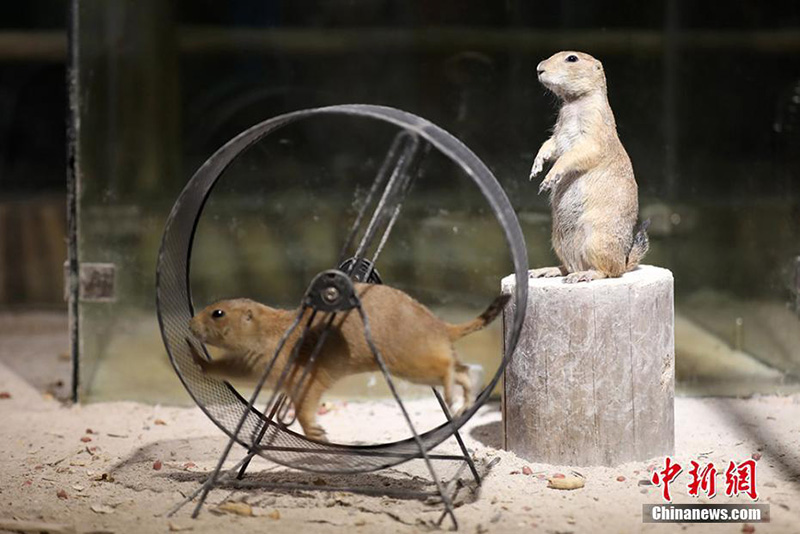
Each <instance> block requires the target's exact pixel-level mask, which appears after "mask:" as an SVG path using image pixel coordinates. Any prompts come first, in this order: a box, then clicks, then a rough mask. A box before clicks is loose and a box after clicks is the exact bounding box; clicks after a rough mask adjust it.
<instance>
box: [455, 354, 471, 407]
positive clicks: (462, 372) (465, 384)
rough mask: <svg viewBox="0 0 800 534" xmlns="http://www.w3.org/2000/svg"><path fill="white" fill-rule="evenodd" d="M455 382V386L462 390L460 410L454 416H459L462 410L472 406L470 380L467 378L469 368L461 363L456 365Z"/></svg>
mask: <svg viewBox="0 0 800 534" xmlns="http://www.w3.org/2000/svg"><path fill="white" fill-rule="evenodd" d="M455 381H456V384H458V385H459V386H461V389H462V390H464V403H463V404H462V405H461V408H460V409H459V410H458V413H457V414H456V415H460V414H461V413H462V412H464V410H466V409H467V408H469V407H470V406H472V402H473V398H472V379H471V378H470V376H469V366H467V365H464V364H463V363H456V373H455Z"/></svg>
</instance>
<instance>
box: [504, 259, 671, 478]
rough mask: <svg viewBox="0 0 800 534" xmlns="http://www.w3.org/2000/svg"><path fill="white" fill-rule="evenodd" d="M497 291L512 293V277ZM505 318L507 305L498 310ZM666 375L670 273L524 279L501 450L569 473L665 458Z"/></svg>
mask: <svg viewBox="0 0 800 534" xmlns="http://www.w3.org/2000/svg"><path fill="white" fill-rule="evenodd" d="M502 286H503V291H504V292H512V291H513V288H514V277H513V276H509V277H506V278H504V279H503V282H502ZM513 312H514V308H513V302H512V303H511V304H509V307H508V308H506V311H505V313H507V314H509V317H510V314H512V313H513ZM504 323H505V325H506V326H505V328H506V329H507V328H508V325H509V321H504ZM507 333H508V331H507V330H506V335H507ZM674 376H675V340H674V308H673V280H672V273H671V272H670V271H668V270H666V269H661V268H658V267H651V266H642V267H640V268H638V269H637V270H635V271H633V272H630V273H627V274H625V275H624V276H623V277H622V278H617V279H611V280H598V281H594V282H590V283H580V284H564V283H563V279H562V278H550V279H532V280H529V282H528V311H527V315H526V318H525V324H524V327H523V330H522V335H521V337H520V340H519V343H518V345H517V349H516V351H515V353H514V355H513V357H512V359H511V361H510V362H509V364H508V367H506V371H505V381H504V387H503V432H504V439H503V443H504V445H505V448H506V449H507V450H510V451H513V452H514V453H516V454H517V455H519V456H520V457H522V458H525V459H527V460H530V461H533V462H541V463H550V464H557V465H575V466H588V465H607V466H615V465H619V464H622V463H625V462H629V461H634V460H646V459H649V458H653V457H657V456H663V455H666V454H672V453H673V452H674V447H675V438H674V409H673V404H674Z"/></svg>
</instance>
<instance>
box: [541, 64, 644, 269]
mask: <svg viewBox="0 0 800 534" xmlns="http://www.w3.org/2000/svg"><path fill="white" fill-rule="evenodd" d="M536 72H537V74H538V76H539V81H540V82H541V83H542V84H543V85H544V86H545V87H547V88H548V89H549V90H550V91H552V92H553V93H554V94H555V95H556V96H557V97H558V98H559V100H560V101H561V109H560V110H559V112H558V120H557V121H556V125H555V128H554V130H553V135H552V136H551V137H550V139H548V140H547V141H545V142H544V144H542V146H541V148H540V149H539V152H538V154H536V159H535V160H534V162H533V167H532V168H531V175H530V177H531V179H533V177H534V176H536V175H537V174H539V173H540V172H541V171H542V168H543V166H544V164H545V163H548V162H550V161H554V163H553V166H552V168H551V169H550V172H548V173H547V176H545V178H544V180H542V184H541V186H540V187H539V192H540V193H541V192H542V191H550V203H551V206H552V210H553V249H554V250H555V252H556V255H557V256H558V258H559V260H561V266H559V267H545V268H543V269H533V270H532V271H530V277H531V278H540V277H555V276H566V278H565V279H564V281H565V282H567V283H575V282H588V281H591V280H598V279H601V278H607V277H618V276H622V274H623V273H625V272H627V271H630V270H633V269H635V268H636V266H637V265H638V264H639V262H640V261H641V259H642V257H643V256H644V255H645V253H646V252H647V249H648V240H647V233H646V229H647V223H644V224H643V225H642V227H641V228H640V229H639V231H638V232H637V233H636V235H635V236H634V226H635V224H636V219H637V217H638V212H639V201H638V191H637V187H636V180H635V179H634V176H633V167H632V165H631V160H630V158H629V157H628V153H627V152H625V148H624V147H623V146H622V143H621V142H620V140H619V137H618V136H617V124H616V122H615V120H614V114H613V113H612V111H611V106H610V105H609V103H608V96H607V93H606V76H605V73H604V72H603V65H602V63H600V62H599V61H598V60H596V59H595V58H593V57H592V56H590V55H589V54H585V53H582V52H558V53H556V54H554V55H553V56H551V57H550V58H548V59H546V60H544V61H542V62H541V63H539V65H538V66H537V67H536Z"/></svg>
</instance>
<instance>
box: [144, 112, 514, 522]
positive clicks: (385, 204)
mask: <svg viewBox="0 0 800 534" xmlns="http://www.w3.org/2000/svg"><path fill="white" fill-rule="evenodd" d="M331 115H344V116H349V117H357V118H358V117H360V118H366V119H372V120H376V121H382V122H384V123H388V124H390V125H393V126H396V127H397V128H398V134H397V136H396V137H395V140H394V142H393V143H392V146H391V148H390V150H389V152H388V154H387V156H386V158H385V160H384V162H383V164H382V166H381V168H380V170H379V172H378V175H377V177H376V178H375V181H374V183H373V184H372V187H371V189H370V191H369V194H368V197H367V200H366V202H364V205H363V207H362V208H361V211H360V213H359V214H358V216H357V217H356V220H355V222H354V224H353V226H352V228H351V230H350V233H349V236H348V238H347V240H346V243H344V244H343V246H342V255H341V256H340V258H339V263H338V264H337V265H331V267H332V270H330V271H325V272H323V273H320V274H319V275H317V277H315V278H314V280H313V281H309V282H310V286H309V289H308V291H307V292H306V294H305V296H304V298H303V301H302V302H301V303H300V304H301V309H306V307H309V308H312V309H313V310H314V311H315V312H316V311H319V312H320V313H329V314H335V313H341V312H343V311H347V312H355V311H357V312H358V313H360V314H361V316H362V321H363V323H364V326H365V335H366V336H367V340H368V342H369V341H370V337H369V336H370V334H369V318H368V317H366V316H365V314H364V312H363V310H362V309H361V308H360V306H359V303H358V302H357V300H358V299H357V297H355V298H354V297H353V295H354V294H355V293H354V291H353V289H352V288H353V286H352V281H366V282H371V283H380V282H381V279H380V276H379V275H378V274H377V269H378V268H379V262H378V261H377V260H378V256H379V254H380V252H381V250H382V248H383V245H384V244H385V243H386V238H387V237H388V234H389V232H391V229H392V226H393V225H394V222H395V220H396V219H397V217H398V216H399V214H400V211H401V210H400V208H401V206H402V201H403V198H404V196H405V194H406V193H407V191H408V189H409V188H410V185H411V183H412V182H413V180H414V178H415V177H416V175H417V173H418V171H419V166H420V165H421V164H422V163H421V162H422V158H423V156H424V154H425V152H426V151H427V150H429V149H435V150H438V151H439V152H441V153H442V154H443V155H444V156H445V157H447V158H449V159H450V160H451V161H453V162H454V163H455V164H456V165H457V166H458V167H459V168H460V170H462V171H463V172H464V173H466V175H467V176H469V177H470V178H471V179H472V181H473V182H474V183H475V184H476V185H477V186H478V188H479V190H480V191H481V193H482V195H483V197H484V198H485V200H486V202H487V204H488V205H489V207H490V208H491V211H492V213H493V214H494V216H495V218H496V219H497V221H498V223H499V225H500V227H501V228H502V232H503V235H504V237H505V240H506V242H507V244H508V247H509V252H510V256H511V259H512V262H513V266H514V270H515V276H516V281H517V283H516V285H515V294H514V295H513V302H512V305H511V307H510V309H512V310H514V312H513V319H512V320H511V328H510V329H509V330H508V334H507V335H506V338H505V343H504V354H503V358H502V361H501V363H500V365H499V367H498V369H497V371H496V373H495V374H494V376H493V377H492V379H491V380H490V381H489V384H488V385H487V386H486V387H485V388H484V389H483V390H482V391H481V393H480V394H478V396H477V398H476V400H475V402H474V403H473V404H472V405H471V406H470V407H469V408H468V409H467V410H466V411H464V413H462V414H461V415H459V416H457V417H454V418H451V417H450V415H449V413H448V411H447V409H446V407H445V406H444V404H443V403H442V401H441V397H439V395H438V392H436V395H437V398H438V399H439V401H440V404H441V405H442V409H443V411H444V413H445V415H446V418H443V423H442V424H441V425H440V426H438V427H436V428H434V429H431V430H429V431H427V432H425V433H422V434H417V432H416V431H415V430H414V428H413V425H411V421H410V419H409V418H408V415H407V413H406V412H405V408H404V406H403V405H402V401H401V399H400V398H399V396H398V395H397V393H396V391H395V390H394V387H393V385H392V382H391V379H390V378H389V376H388V374H387V372H386V369H385V368H384V369H383V371H384V375H386V379H387V382H389V386H390V389H391V391H392V392H393V394H394V395H395V399H396V400H397V401H398V403H399V404H400V408H401V410H403V413H404V414H405V415H406V420H407V422H408V423H409V426H410V428H411V431H412V434H413V437H411V438H408V439H405V440H402V441H396V442H391V443H381V444H375V445H343V444H336V443H326V442H319V441H314V440H311V439H308V438H306V437H305V436H303V435H302V434H300V433H296V432H294V431H292V430H290V429H289V428H287V426H286V425H284V424H282V423H281V422H280V418H276V417H275V414H276V411H278V409H279V405H280V402H279V400H280V399H279V398H276V397H277V396H278V395H279V392H278V389H279V386H276V387H275V391H274V392H273V396H272V398H271V399H270V402H268V403H266V406H267V408H265V409H264V410H263V411H260V410H259V407H260V406H259V404H258V403H257V398H258V395H259V393H260V391H261V386H263V383H264V380H263V379H262V381H261V383H260V384H259V386H257V388H256V391H255V392H254V394H253V395H252V396H251V397H250V399H249V400H248V399H246V398H245V397H244V396H242V395H241V394H240V393H239V392H238V391H237V390H236V389H235V388H234V387H233V386H231V385H230V384H228V383H227V382H223V381H220V380H217V379H214V378H211V377H208V376H206V375H204V374H203V373H202V371H201V370H200V369H199V367H197V366H196V364H194V362H193V359H192V355H191V352H190V351H191V348H190V346H189V344H188V343H189V341H188V340H189V339H191V338H192V336H191V334H190V331H189V321H190V319H191V318H192V316H193V315H194V308H193V305H192V295H191V288H190V283H189V280H190V276H189V269H190V265H191V262H190V259H191V254H192V244H193V241H194V236H195V231H196V229H197V226H198V223H199V221H200V217H201V215H202V212H203V208H204V206H205V203H206V201H207V200H208V198H209V196H210V195H211V192H212V190H213V188H214V185H215V184H216V183H217V181H218V180H219V179H220V176H221V175H222V174H223V172H224V171H225V169H226V168H227V167H228V166H229V165H230V164H231V163H232V162H233V161H234V159H235V158H236V157H237V156H239V155H240V154H241V153H242V152H244V151H245V150H246V149H247V148H249V147H250V146H252V145H253V144H254V143H256V142H257V141H259V140H260V139H262V138H264V137H266V136H268V135H270V134H272V133H274V132H276V131H277V130H279V129H281V128H282V127H284V126H286V125H288V124H291V123H295V122H297V121H303V120H312V119H314V118H315V117H320V116H331ZM373 205H374V211H373V213H372V216H371V217H369V214H368V213H367V210H368V209H369V208H370V207H371V206H373ZM362 227H364V228H362ZM381 230H382V231H383V233H382V234H381ZM358 235H361V240H360V242H359V243H358V245H357V246H355V242H356V238H357V237H358ZM351 249H352V250H354V251H351ZM370 251H372V252H371V253H370V254H368V253H369V252H370ZM527 270H528V267H527V252H526V249H525V243H524V240H523V236H522V231H521V229H520V226H519V222H518V220H517V218H516V215H515V214H514V211H513V209H512V207H511V204H510V202H509V200H508V197H507V196H506V194H505V192H504V191H503V189H502V188H501V187H500V185H499V184H498V182H497V180H496V179H495V177H494V176H493V174H492V173H491V171H490V170H489V169H488V168H487V167H486V165H485V164H484V163H483V162H482V161H481V160H480V159H479V158H478V157H477V156H476V155H475V154H474V153H473V152H472V151H470V150H469V149H468V148H467V147H466V146H465V145H464V144H463V143H461V142H460V141H459V140H458V139H456V138H455V137H453V136H452V135H450V134H449V133H447V132H446V131H444V130H443V129H441V128H439V127H438V126H436V125H434V124H432V123H431V122H429V121H427V120H425V119H422V118H421V117H418V116H416V115H413V114H411V113H407V112H404V111H401V110H398V109H394V108H389V107H382V106H372V105H339V106H330V107H325V108H317V109H309V110H302V111H297V112H293V113H288V114H285V115H281V116H278V117H275V118H272V119H269V120H266V121H264V122H262V123H259V124H257V125H255V126H253V127H251V128H249V129H248V130H246V131H244V132H242V133H241V134H239V135H238V136H236V137H234V138H233V139H231V140H230V141H229V142H228V143H226V144H225V145H224V146H223V147H222V148H220V149H219V150H218V151H217V152H216V153H214V154H213V155H212V156H211V157H210V158H209V159H208V160H207V161H206V162H205V163H204V164H203V165H202V166H201V167H200V168H199V169H198V171H197V172H196V173H195V174H194V176H193V177H192V178H191V180H190V181H189V183H188V184H187V185H186V187H185V188H184V190H183V192H182V193H181V194H180V196H179V198H178V200H177V201H176V202H175V205H174V206H173V208H172V211H171V213H170V215H169V218H168V220H167V223H166V228H165V230H164V235H163V240H162V244H161V249H160V251H159V256H158V265H157V273H156V291H157V300H156V305H157V312H158V319H159V326H160V328H161V334H162V337H163V340H164V344H165V346H166V349H167V353H168V354H169V358H170V361H171V363H172V365H173V367H174V368H175V371H176V372H177V374H178V377H179V378H180V380H181V382H182V383H183V385H184V386H185V387H186V389H187V391H188V392H189V395H191V397H192V398H193V399H194V401H195V402H196V403H197V405H198V406H199V407H200V409H201V410H203V412H205V414H206V415H207V416H208V417H209V419H211V421H213V422H214V423H215V424H216V425H217V426H218V427H219V428H220V429H221V430H222V431H223V432H224V433H225V434H226V435H227V436H228V437H229V438H230V441H229V444H228V447H227V449H226V450H225V452H224V453H223V457H222V458H221V459H220V462H219V464H218V466H217V469H216V470H215V472H214V474H213V475H212V477H211V478H210V479H209V481H208V482H207V483H206V484H205V485H204V486H203V490H204V492H203V495H202V496H201V499H200V503H199V504H198V507H197V509H196V511H197V510H199V508H200V505H201V504H202V501H203V499H204V497H205V494H206V493H207V492H208V490H209V489H210V488H211V487H212V486H213V485H214V484H215V483H216V481H217V478H218V476H219V471H220V468H221V466H222V463H223V462H224V460H225V458H226V457H227V454H228V453H229V452H230V449H231V446H232V445H233V443H238V444H240V445H241V446H243V447H245V448H246V449H247V450H248V451H249V455H248V457H247V458H246V459H245V460H243V461H242V462H240V465H244V467H246V465H247V463H248V462H249V459H250V458H251V457H252V456H253V455H254V454H258V455H260V456H263V457H264V458H266V459H268V460H270V461H272V462H275V463H277V464H280V465H283V466H287V467H291V468H294V469H299V470H303V471H311V472H318V473H363V472H369V471H375V470H380V469H385V468H387V467H391V466H394V465H397V464H400V463H402V462H406V461H408V460H412V459H417V458H420V459H424V460H425V461H426V462H427V463H428V467H429V468H430V469H431V474H432V475H433V476H434V477H435V473H434V471H433V467H432V465H431V463H430V462H431V460H436V459H442V460H465V461H467V462H469V465H470V468H471V469H472V470H473V474H474V475H475V476H476V477H477V473H476V472H475V468H474V465H473V464H472V461H471V459H469V455H468V454H467V453H466V449H465V448H464V446H463V442H462V441H461V438H460V436H459V434H458V429H459V428H460V427H461V426H463V425H464V424H465V423H466V422H467V421H468V420H469V419H470V418H471V417H472V416H473V415H474V414H475V412H476V411H477V410H478V409H479V408H480V407H481V405H483V403H484V402H486V400H487V399H488V397H489V395H490V394H491V391H492V390H493V389H494V387H495V385H496V384H497V382H498V381H499V380H500V378H501V376H502V373H503V369H504V367H505V364H506V362H507V361H508V359H509V358H510V357H511V354H512V353H513V351H514V349H515V347H516V344H517V340H518V339H519V335H520V331H521V328H522V323H523V320H524V314H525V309H526V304H525V303H526V301H527V287H528V285H527V276H528V275H527ZM331 288H333V289H331ZM332 295H333V296H335V297H336V299H333V300H335V302H333V301H332V299H329V298H328V297H331V296H332ZM301 316H302V312H301V313H300V315H298V317H297V321H295V324H294V326H293V327H292V328H299V327H301V325H298V323H299V321H300V317H301ZM288 335H289V332H288V331H287V332H286V333H285V334H284V340H285V339H286V338H287V337H288ZM322 337H323V341H322V342H321V343H324V336H322ZM193 343H196V344H197V347H198V348H199V349H200V350H205V349H204V347H202V345H201V344H200V343H199V342H193ZM298 345H299V343H298ZM282 348H283V347H282V346H279V348H278V351H276V354H277V353H278V352H280V351H281V349H282ZM372 349H373V353H374V354H375V357H376V359H377V361H378V362H379V363H381V360H380V355H379V354H377V353H376V351H377V349H375V348H374V347H372ZM285 350H287V351H290V350H291V347H286V349H285ZM317 350H324V348H322V347H321V346H320V347H317ZM312 360H313V356H312ZM290 361H291V360H290ZM381 365H382V364H381ZM280 371H281V370H280V369H276V371H275V372H280ZM266 372H267V373H268V372H270V371H266ZM262 378H266V375H265V376H264V377H262ZM434 391H435V390H434ZM453 436H455V437H456V439H457V440H458V441H459V445H460V446H461V448H462V452H464V456H453V455H436V454H434V453H432V452H431V451H432V449H434V448H435V447H436V446H437V445H439V444H441V443H442V442H443V441H445V440H447V439H448V438H450V437H453ZM465 457H466V458H465ZM242 472H243V471H242ZM434 482H435V483H437V487H438V489H439V493H440V494H441V495H442V499H443V501H444V503H445V505H446V512H449V513H450V515H451V517H452V519H453V522H454V524H455V516H454V515H453V514H452V508H451V506H450V504H449V499H448V498H447V496H446V495H445V494H444V492H443V488H442V486H441V484H440V483H439V481H438V479H437V480H434Z"/></svg>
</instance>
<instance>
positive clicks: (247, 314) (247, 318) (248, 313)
mask: <svg viewBox="0 0 800 534" xmlns="http://www.w3.org/2000/svg"><path fill="white" fill-rule="evenodd" d="M244 320H245V321H248V322H249V321H252V320H253V310H249V309H248V310H247V311H246V312H244Z"/></svg>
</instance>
